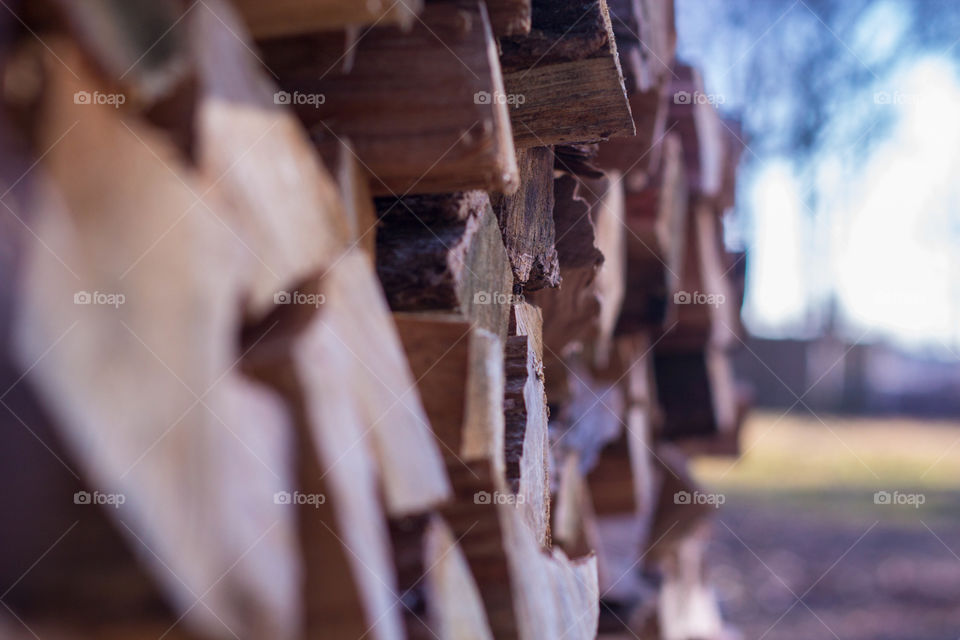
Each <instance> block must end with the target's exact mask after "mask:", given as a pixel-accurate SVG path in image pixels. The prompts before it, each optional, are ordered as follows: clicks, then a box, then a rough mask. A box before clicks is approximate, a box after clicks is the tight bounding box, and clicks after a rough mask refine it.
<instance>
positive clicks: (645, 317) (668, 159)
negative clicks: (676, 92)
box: [617, 134, 688, 334]
mask: <svg viewBox="0 0 960 640" xmlns="http://www.w3.org/2000/svg"><path fill="white" fill-rule="evenodd" d="M663 145H664V149H663V163H662V165H661V167H660V171H659V172H658V173H657V174H656V175H655V176H654V177H653V179H652V180H651V181H650V185H649V186H648V187H647V188H645V189H643V190H642V191H639V192H633V191H628V192H627V196H626V212H627V213H626V221H627V227H628V233H627V288H628V289H629V290H630V291H631V292H634V293H633V295H630V296H627V297H626V298H625V300H624V304H623V311H622V313H621V315H620V319H619V321H618V324H617V333H618V334H629V333H635V332H637V331H644V330H648V329H657V328H658V327H661V326H663V325H664V324H665V323H666V322H668V320H669V318H670V316H669V310H670V308H671V305H672V303H673V300H674V295H675V294H676V293H677V292H678V291H679V289H680V283H681V275H682V274H683V265H684V257H685V250H686V233H687V199H688V196H687V181H686V174H685V172H684V167H683V154H682V149H681V145H680V141H679V140H678V139H677V138H675V137H674V136H673V135H672V134H671V135H668V136H667V137H666V138H664V140H663Z"/></svg>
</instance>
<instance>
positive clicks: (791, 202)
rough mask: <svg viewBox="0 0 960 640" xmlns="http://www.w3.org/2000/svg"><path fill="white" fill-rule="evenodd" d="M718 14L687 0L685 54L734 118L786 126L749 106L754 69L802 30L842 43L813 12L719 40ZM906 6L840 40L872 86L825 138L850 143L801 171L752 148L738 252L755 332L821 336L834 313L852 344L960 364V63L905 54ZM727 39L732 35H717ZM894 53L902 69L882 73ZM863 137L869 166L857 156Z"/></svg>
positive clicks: (860, 20) (875, 15) (863, 22)
mask: <svg viewBox="0 0 960 640" xmlns="http://www.w3.org/2000/svg"><path fill="white" fill-rule="evenodd" d="M801 4H802V3H801ZM711 5H714V6H715V5H716V0H678V5H677V9H678V15H677V20H678V34H679V39H678V56H679V57H680V58H681V59H683V60H685V61H688V62H691V63H693V64H695V65H696V66H698V67H700V68H701V69H702V70H703V74H704V78H705V83H706V88H707V91H708V92H709V93H718V94H721V95H724V97H725V101H724V104H725V106H727V107H731V106H732V107H733V108H737V107H738V106H739V107H740V108H743V107H744V106H750V107H751V109H750V110H749V113H750V114H751V117H758V116H757V114H758V113H760V115H761V116H763V115H772V116H774V117H772V118H770V119H769V120H770V121H774V122H775V121H776V116H777V115H778V109H780V108H781V107H782V106H783V105H778V104H777V102H776V100H775V99H771V100H770V103H769V104H760V105H757V104H752V105H743V104H742V97H741V99H740V100H738V95H737V92H738V87H739V86H742V82H743V74H744V73H747V72H748V65H747V64H746V62H747V61H748V60H749V57H750V56H753V55H763V51H764V47H768V46H783V47H789V46H790V39H789V37H788V36H787V34H789V33H790V30H791V29H797V28H800V27H801V26H802V27H803V28H806V29H821V30H822V37H825V38H839V37H838V36H837V34H836V33H835V32H833V31H832V30H831V29H830V28H829V27H828V26H827V25H825V24H823V23H821V22H818V21H817V20H812V19H810V16H803V15H802V12H806V11H810V10H809V8H808V7H806V5H803V6H800V5H796V6H794V8H793V9H791V10H789V11H788V12H787V13H785V14H782V15H781V14H779V13H775V14H774V15H773V16H772V19H771V24H770V25H769V28H768V30H767V31H765V32H761V33H757V34H754V33H743V32H742V31H738V25H727V26H726V28H725V29H723V30H718V29H717V28H716V23H715V22H711V21H710V20H709V19H708V17H707V16H708V15H709V13H710V11H711ZM784 5H785V8H786V7H790V6H791V5H790V4H789V3H784ZM905 6H906V5H905V4H904V3H903V2H900V1H898V0H886V1H881V2H876V3H871V5H870V7H869V9H868V10H867V11H865V12H864V13H863V14H861V15H859V16H857V18H856V22H855V26H854V28H852V29H850V30H848V31H847V32H846V37H845V39H844V40H843V41H841V44H842V47H841V51H842V53H843V55H849V56H850V57H851V58H850V60H849V62H850V65H851V66H852V67H859V68H862V69H865V70H867V71H869V73H870V74H872V78H869V77H868V80H869V82H868V83H867V84H866V85H864V86H862V87H860V88H859V89H858V90H857V91H855V92H851V93H850V95H845V94H844V93H843V91H844V88H843V87H842V86H838V88H837V91H838V92H839V93H838V95H839V99H838V103H839V104H840V105H841V107H842V108H837V109H835V110H833V111H832V112H831V114H830V117H829V119H828V121H827V122H826V123H825V124H824V126H825V127H828V128H829V131H830V133H831V139H832V136H833V135H834V133H835V134H836V139H837V140H841V141H844V142H843V144H838V145H836V146H833V147H831V146H830V145H828V146H827V148H824V149H820V150H819V151H818V152H817V154H816V155H815V156H814V157H813V158H811V161H810V162H809V163H808V164H804V165H803V166H801V167H798V166H797V162H796V161H795V159H794V158H791V156H790V155H789V154H779V155H777V154H770V153H766V152H763V151H757V152H754V151H753V150H752V148H751V147H753V146H754V145H755V144H756V140H755V139H754V140H751V141H748V144H749V147H748V150H747V151H746V152H745V153H744V159H743V161H742V162H741V172H740V180H739V183H738V204H737V210H736V211H735V212H734V213H733V215H732V217H731V222H730V224H728V231H729V233H728V242H730V243H731V244H733V245H737V244H741V243H742V244H744V245H746V247H747V249H748V251H749V262H748V272H747V300H746V302H745V306H744V319H745V322H746V323H747V326H748V328H749V329H750V330H751V331H752V332H753V333H755V334H758V335H763V336H768V337H810V336H812V335H816V334H817V333H819V332H821V331H822V330H823V327H824V326H825V324H826V323H827V318H828V316H830V315H831V314H830V310H831V309H833V310H835V313H834V314H832V315H833V318H834V320H833V325H834V326H836V327H837V331H838V332H839V333H840V334H841V335H842V336H843V337H845V338H847V339H848V340H861V341H876V340H884V341H888V342H891V343H894V344H896V345H898V346H900V347H902V348H906V349H909V350H914V351H921V352H927V353H932V354H936V355H937V356H939V357H943V358H950V359H960V180H958V179H957V178H958V177H960V117H958V114H960V69H958V66H957V62H956V59H955V58H954V57H952V56H951V55H950V54H951V52H950V51H944V52H942V53H941V52H938V51H932V52H930V51H927V52H919V51H916V50H915V49H913V48H908V47H902V46H901V41H902V39H903V37H904V33H905V32H906V30H907V29H908V28H909V26H910V20H911V19H912V16H911V15H910V13H909V12H908V11H906V10H905ZM792 12H798V14H792ZM778 15H779V21H777V18H778ZM797 17H801V18H806V19H805V20H802V21H801V20H795V19H794V18H797ZM719 31H725V32H726V33H727V34H728V35H727V36H726V37H714V36H713V35H712V34H717V33H718V32H719ZM730 34H733V35H732V36H731V35H730ZM818 37H819V36H818ZM901 49H902V51H903V53H902V54H901V53H899V52H900V51H901ZM891 53H894V54H895V55H894V60H895V64H893V65H884V66H883V71H882V72H879V71H878V72H875V71H874V69H875V68H879V67H878V66H875V61H877V60H880V59H883V58H885V57H887V58H889V55H890V54H891ZM781 110H783V109H781ZM764 111H766V112H767V114H764V113H763V112H764ZM784 111H785V110H784ZM881 120H882V121H883V122H884V123H886V124H884V125H883V126H877V123H878V122H880V121H881ZM765 121H766V120H765ZM771 133H775V132H772V131H771ZM758 135H764V131H762V130H761V131H755V132H754V138H756V136H758ZM864 139H869V140H870V144H869V145H863V146H865V147H866V148H867V149H868V152H867V153H866V155H863V154H859V153H855V152H854V151H852V147H854V146H857V145H859V144H860V143H861V142H862V141H863V140H864ZM851 143H852V144H851ZM758 148H759V147H758ZM804 171H806V173H804V177H801V173H802V172H804ZM811 195H812V196H813V197H811Z"/></svg>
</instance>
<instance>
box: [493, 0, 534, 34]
mask: <svg viewBox="0 0 960 640" xmlns="http://www.w3.org/2000/svg"><path fill="white" fill-rule="evenodd" d="M530 2H531V0H487V11H488V12H489V13H490V26H491V27H493V35H495V36H497V37H501V36H520V35H526V34H528V33H530Z"/></svg>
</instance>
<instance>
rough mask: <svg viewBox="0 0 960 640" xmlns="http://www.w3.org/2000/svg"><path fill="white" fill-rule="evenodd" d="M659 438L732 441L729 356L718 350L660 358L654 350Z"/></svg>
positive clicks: (733, 416) (734, 405) (733, 406)
mask: <svg viewBox="0 0 960 640" xmlns="http://www.w3.org/2000/svg"><path fill="white" fill-rule="evenodd" d="M654 370H655V371H656V379H657V398H658V400H659V402H660V404H661V406H662V407H663V414H664V424H663V437H665V438H667V439H671V440H676V439H681V440H682V439H688V438H698V437H700V438H714V439H718V441H724V440H734V439H735V438H733V436H734V435H735V430H736V425H737V424H738V422H737V415H738V412H737V395H736V389H735V387H734V381H733V372H732V370H731V365H730V359H729V356H728V355H727V354H726V353H725V352H723V351H721V350H718V349H712V348H705V349H701V350H698V351H690V352H672V353H665V354H660V353H658V352H657V350H656V349H655V350H654Z"/></svg>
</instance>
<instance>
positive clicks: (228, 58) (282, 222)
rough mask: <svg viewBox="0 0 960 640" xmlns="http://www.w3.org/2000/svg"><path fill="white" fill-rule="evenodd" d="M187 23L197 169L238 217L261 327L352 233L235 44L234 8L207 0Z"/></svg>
mask: <svg viewBox="0 0 960 640" xmlns="http://www.w3.org/2000/svg"><path fill="white" fill-rule="evenodd" d="M188 20H189V26H190V43H191V46H192V47H193V51H194V56H195V57H196V60H197V69H198V73H199V79H198V85H199V86H198V93H199V96H198V107H197V124H196V139H197V155H198V164H199V166H200V167H201V169H202V170H203V171H204V172H205V173H206V174H207V175H208V176H209V178H210V180H211V181H213V182H215V183H217V184H218V185H219V187H220V188H221V190H222V191H223V192H224V193H225V194H226V195H227V197H228V198H229V199H230V203H231V205H232V206H233V210H234V211H235V212H236V214H235V216H232V217H231V218H227V219H224V220H222V223H223V224H224V225H225V226H227V227H228V228H229V229H230V231H231V232H232V233H234V234H235V235H237V236H238V237H240V238H241V239H242V241H243V243H244V246H246V247H247V248H248V250H249V251H250V253H251V254H252V256H253V257H254V264H255V265H256V266H257V267H258V268H257V269H256V272H255V275H254V281H253V284H252V291H251V292H250V296H251V297H250V302H249V304H250V307H251V310H250V313H251V315H252V316H253V317H254V318H256V319H259V318H262V317H263V316H264V315H265V314H266V313H268V312H269V311H270V309H272V307H273V304H274V297H275V296H276V295H277V294H278V292H281V291H283V290H285V289H288V288H289V287H290V286H291V285H293V284H295V283H296V282H299V281H301V280H303V279H305V278H307V277H308V276H310V275H312V274H314V273H316V272H318V271H320V270H321V269H322V268H323V267H325V266H329V265H330V264H331V263H332V262H333V260H334V259H335V258H336V257H338V256H339V255H340V253H341V251H342V249H343V248H344V247H345V246H346V245H347V244H348V240H351V239H352V238H351V237H350V232H351V231H352V229H350V230H348V229H347V218H346V215H345V213H344V211H343V207H342V205H341V204H340V200H339V198H338V194H337V187H336V185H335V184H334V182H333V180H332V178H331V176H330V175H329V174H328V173H327V171H326V170H325V169H324V167H323V166H322V164H321V163H320V161H319V159H318V158H317V156H316V152H315V151H314V150H313V149H312V148H311V144H310V141H309V139H308V138H307V136H306V134H305V132H304V131H303V128H302V126H301V125H300V123H299V122H298V121H297V119H296V118H295V117H294V116H293V115H292V114H291V113H290V112H289V111H287V110H286V109H284V108H283V107H282V106H280V105H277V104H276V103H275V102H274V99H273V96H274V94H275V92H276V88H275V87H274V85H273V83H272V82H270V80H269V79H268V78H267V77H265V76H264V75H263V71H262V69H261V67H260V63H259V61H258V60H257V59H256V58H255V57H254V54H253V53H251V48H250V44H249V43H246V42H244V41H243V40H241V37H242V36H240V35H238V34H242V33H243V26H242V24H241V23H240V22H239V20H238V19H237V17H236V16H235V15H234V13H233V10H232V8H231V7H230V6H229V5H227V4H225V3H224V2H223V1H222V0H216V1H214V0H209V2H206V3H205V4H204V5H203V6H199V7H197V8H196V9H195V10H194V11H192V12H191V13H190V14H189V17H188ZM351 195H352V194H351ZM349 222H350V224H351V226H355V225H358V224H363V223H364V222H358V221H356V220H354V219H350V220H349Z"/></svg>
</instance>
